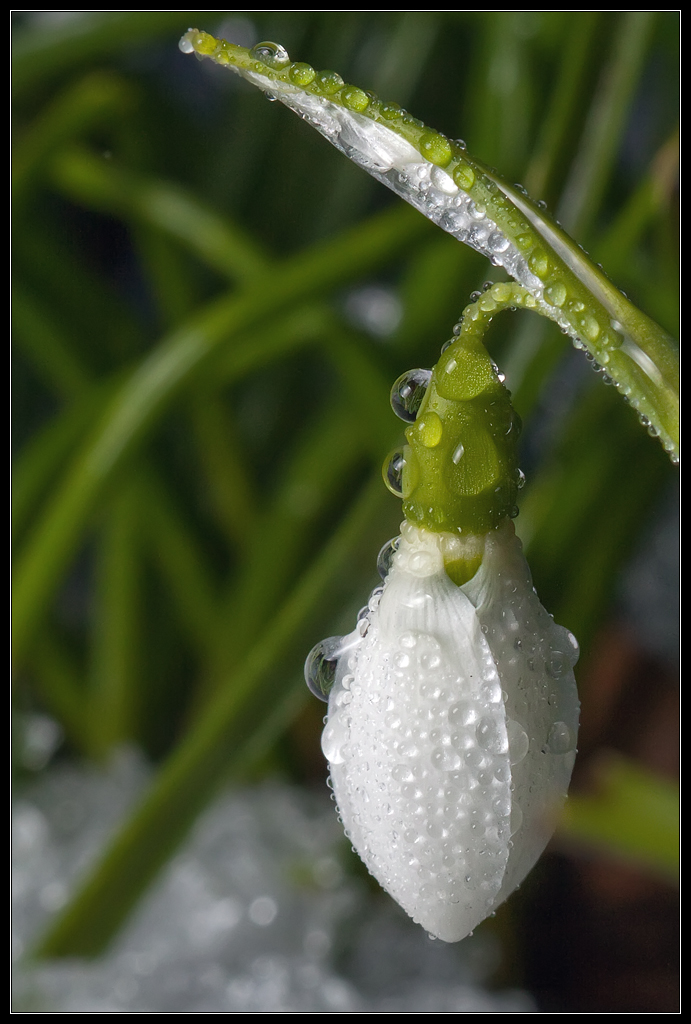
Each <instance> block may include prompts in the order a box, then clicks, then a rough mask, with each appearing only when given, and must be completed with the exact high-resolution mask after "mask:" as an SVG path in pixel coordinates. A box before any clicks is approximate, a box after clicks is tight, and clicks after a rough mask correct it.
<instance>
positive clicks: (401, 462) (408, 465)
mask: <svg viewBox="0 0 691 1024" xmlns="http://www.w3.org/2000/svg"><path fill="white" fill-rule="evenodd" d="M413 465H414V461H413V457H412V453H411V450H410V448H409V447H408V445H406V446H405V447H404V448H396V449H395V451H393V452H391V455H389V457H388V459H387V460H386V462H385V463H384V466H383V470H382V473H383V477H384V483H385V484H386V486H387V487H388V488H389V490H390V491H391V493H392V494H395V495H396V496H397V497H398V498H405V497H407V496H408V495H409V494H410V493H411V491H412V490H413V487H414V481H413V480H412V479H410V474H408V480H407V481H405V482H404V479H403V476H404V472H405V470H406V469H412V467H413Z"/></svg>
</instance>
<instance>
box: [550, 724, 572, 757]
mask: <svg viewBox="0 0 691 1024" xmlns="http://www.w3.org/2000/svg"><path fill="white" fill-rule="evenodd" d="M573 745H574V741H573V737H572V735H571V730H570V729H569V727H568V725H567V724H566V722H555V723H554V725H553V726H552V728H551V729H550V731H549V736H548V737H547V747H548V749H549V751H550V753H552V754H567V753H568V752H569V751H570V750H573Z"/></svg>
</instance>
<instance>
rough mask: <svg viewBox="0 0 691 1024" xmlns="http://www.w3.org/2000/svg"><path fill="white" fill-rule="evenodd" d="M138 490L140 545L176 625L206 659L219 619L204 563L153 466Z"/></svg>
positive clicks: (195, 539) (145, 472)
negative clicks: (161, 584) (141, 517)
mask: <svg viewBox="0 0 691 1024" xmlns="http://www.w3.org/2000/svg"><path fill="white" fill-rule="evenodd" d="M138 487H139V501H140V502H141V505H142V507H143V508H145V509H146V522H145V528H144V534H145V541H146V543H147V546H148V547H149V548H150V549H151V551H152V553H153V555H154V557H155V559H156V561H157V563H158V566H159V571H160V573H161V575H162V577H163V579H164V581H165V584H166V589H167V590H168V593H169V595H170V599H171V602H172V603H173V604H174V605H175V607H176V608H177V621H178V622H179V623H180V625H181V626H182V627H183V629H184V630H185V631H186V633H187V635H188V637H189V639H190V640H191V641H192V642H193V644H194V646H195V647H196V648H197V649H198V650H199V651H200V652H201V653H202V654H206V652H207V651H208V648H209V645H210V643H211V637H212V636H213V633H214V629H215V624H216V620H217V618H218V606H217V593H216V590H217V586H216V583H215V580H214V578H213V574H212V572H211V569H210V567H209V565H208V557H207V556H205V554H204V552H203V551H202V548H201V545H200V543H199V540H200V538H199V536H198V535H196V534H195V531H194V530H193V529H192V527H191V526H190V524H189V523H188V522H186V521H185V519H184V518H183V514H182V512H181V510H180V509H179V508H178V507H176V504H175V500H174V498H173V496H172V495H171V494H170V492H169V490H168V489H167V488H166V486H165V485H164V483H163V480H162V479H161V477H160V475H159V474H157V472H156V470H155V468H154V467H153V466H151V465H147V466H145V469H144V470H143V471H142V472H141V473H140V475H139V480H138Z"/></svg>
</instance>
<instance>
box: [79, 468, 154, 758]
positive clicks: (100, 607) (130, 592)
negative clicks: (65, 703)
mask: <svg viewBox="0 0 691 1024" xmlns="http://www.w3.org/2000/svg"><path fill="white" fill-rule="evenodd" d="M140 515H141V505H140V503H139V501H138V494H137V480H136V476H131V477H130V478H129V479H128V480H127V481H126V482H124V483H123V484H122V485H121V486H120V487H119V488H118V491H117V493H116V494H114V495H113V497H112V499H111V501H110V502H109V503H108V508H107V509H106V510H105V511H104V523H103V526H102V529H101V530H100V531H99V538H98V550H97V554H96V580H95V593H94V601H95V606H94V629H93V631H92V634H91V651H90V666H89V677H90V688H89V704H90V709H89V714H90V721H91V725H90V729H89V738H90V742H91V751H90V752H91V755H92V756H93V757H96V758H99V759H103V758H105V757H106V756H107V755H108V754H109V753H110V751H112V750H113V749H114V748H116V747H118V746H123V745H126V744H130V743H132V742H134V739H135V737H136V735H137V718H138V710H139V709H138V694H139V692H140V691H141V686H142V680H141V679H139V677H138V666H139V665H140V664H141V659H140V656H139V654H140V652H139V644H140V642H141V638H140V634H139V622H140V620H141V616H142V610H143V607H142V593H141V582H140V579H139V562H140V555H139V538H138V534H139V529H140V522H139V520H140Z"/></svg>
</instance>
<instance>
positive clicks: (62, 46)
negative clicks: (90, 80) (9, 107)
mask: <svg viewBox="0 0 691 1024" xmlns="http://www.w3.org/2000/svg"><path fill="white" fill-rule="evenodd" d="M30 13H33V12H30ZM206 17H208V18H212V19H213V20H214V21H216V20H217V18H218V11H75V12H73V16H72V17H66V18H63V19H61V20H60V21H52V22H49V23H47V24H45V25H40V24H39V25H36V24H35V23H34V24H29V25H28V26H22V27H20V28H18V29H17V30H16V31H15V33H14V38H13V42H12V85H13V88H14V91H15V94H16V95H17V96H20V95H21V94H22V93H23V92H26V91H28V90H30V89H32V88H34V89H35V88H36V87H38V86H40V85H42V84H43V83H44V82H45V81H46V79H50V78H52V77H54V76H55V75H56V74H58V73H59V72H63V71H69V70H73V69H74V68H76V67H79V66H80V65H81V64H85V63H87V62H89V61H93V60H95V59H96V58H100V57H103V56H105V55H106V54H109V53H113V52H115V51H118V50H120V49H123V48H124V47H128V46H137V45H141V44H144V43H149V44H150V43H151V41H152V40H154V39H155V38H156V37H157V36H160V35H162V34H165V33H170V34H171V42H174V37H175V35H176V34H177V35H180V33H181V32H184V31H185V27H183V28H181V27H180V26H186V27H189V25H191V24H193V23H194V19H195V18H196V19H198V20H200V21H203V20H204V18H206Z"/></svg>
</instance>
